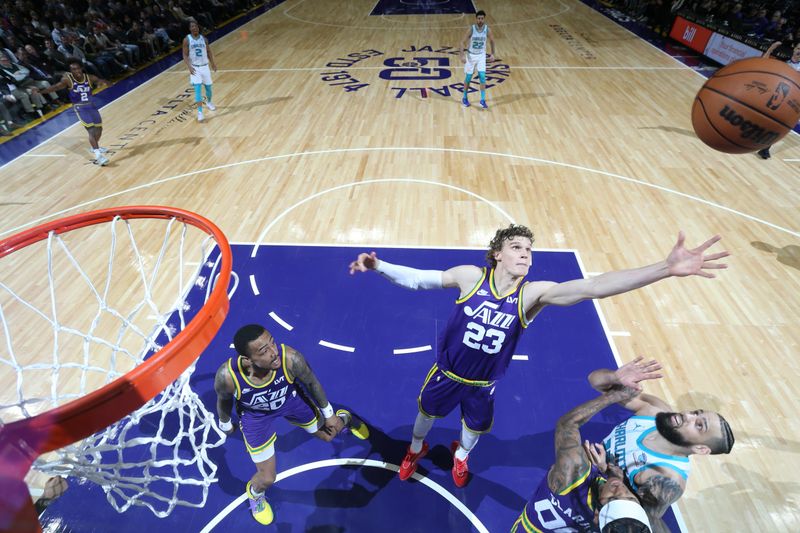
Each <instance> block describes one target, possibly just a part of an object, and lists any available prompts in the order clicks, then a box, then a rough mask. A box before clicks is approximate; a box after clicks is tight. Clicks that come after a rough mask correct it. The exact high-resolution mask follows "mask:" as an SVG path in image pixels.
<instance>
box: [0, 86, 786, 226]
mask: <svg viewBox="0 0 800 533" xmlns="http://www.w3.org/2000/svg"><path fill="white" fill-rule="evenodd" d="M140 87H141V85H140ZM381 151H398V152H401V151H418V152H442V153H462V154H469V155H480V156H496V157H506V158H509V159H516V160H520V161H531V162H535V163H546V164H550V165H553V166H557V167H563V168H571V169H575V170H581V171H584V172H589V173H591V174H599V175H601V176H605V177H609V178H615V179H618V180H620V181H625V182H628V183H635V184H637V185H641V186H644V187H648V188H651V189H655V190H658V191H662V192H666V193H669V194H674V195H676V196H679V197H682V198H686V199H689V200H694V201H695V202H698V203H701V204H704V205H707V206H710V207H714V208H717V209H721V210H723V211H726V212H728V213H731V214H734V215H738V216H740V217H742V218H746V219H748V220H750V221H753V222H757V223H759V224H763V225H765V226H769V227H770V228H773V229H776V230H778V231H781V232H783V233H788V234H789V235H793V236H794V237H800V231H795V230H791V229H788V228H784V227H782V226H778V225H777V224H773V223H772V222H768V221H766V220H763V219H760V218H758V217H755V216H752V215H748V214H747V213H742V212H741V211H737V210H736V209H732V208H730V207H726V206H724V205H721V204H718V203H716V202H712V201H710V200H705V199H703V198H700V197H698V196H693V195H691V194H687V193H683V192H680V191H676V190H674V189H670V188H668V187H664V186H662V185H655V184H652V183H647V182H645V181H642V180H638V179H635V178H629V177H627V176H622V175H620V174H614V173H613V172H606V171H604V170H597V169H593V168H588V167H583V166H580V165H573V164H570V163H562V162H560V161H551V160H549V159H542V158H538V157H531V156H522V155H515V154H504V153H501V152H490V151H485V150H466V149H461V148H433V147H429V146H422V147H413V146H406V147H375V148H334V149H327V150H311V151H308V152H295V153H291V154H282V155H274V156H265V157H259V158H256V159H248V160H245V161H237V162H235V163H227V164H224V165H217V166H214V167H208V168H204V169H201V170H193V171H192V172H186V173H183V174H177V175H175V176H170V177H166V178H161V179H157V180H154V181H151V182H150V183H143V184H141V185H137V186H135V187H130V188H128V189H125V190H122V191H118V192H115V193H112V194H107V195H105V196H101V197H99V198H96V199H94V200H88V201H86V202H81V203H79V204H77V205H75V206H73V207H68V208H66V209H61V210H59V211H56V212H54V213H51V214H49V215H47V216H44V217H39V218H37V219H34V220H33V221H31V222H28V223H27V224H22V225H20V226H17V227H15V228H12V229H9V230H6V231H3V232H0V236H3V235H8V234H11V233H14V232H16V231H19V230H20V229H23V228H27V227H29V226H32V225H34V224H37V223H39V222H43V221H45V220H50V219H51V218H56V217H58V216H61V215H63V214H65V213H68V212H70V211H73V210H77V209H81V208H84V207H87V206H89V205H92V204H96V203H99V202H102V201H105V200H108V199H110V198H115V197H117V196H122V195H124V194H128V193H131V192H134V191H138V190H142V189H148V188H150V187H153V186H155V185H160V184H162V183H168V182H170V181H175V180H179V179H183V178H186V177H190V176H197V175H199V174H205V173H208V172H214V171H217V170H222V169H226V168H234V167H238V166H240V165H249V164H252V163H262V162H265V161H275V160H279V159H289V158H292V157H298V156H305V155H327V154H340V153H358V152H381ZM0 168H2V167H0ZM372 181H377V182H379V181H387V180H372ZM395 181H402V180H395ZM419 181H421V180H419ZM364 183H367V182H360V183H356V184H348V185H345V186H340V187H351V186H354V185H360V184H364ZM430 183H435V184H436V185H440V186H443V187H450V188H455V187H453V186H451V185H447V184H443V183H438V182H430ZM334 189H335V188H334ZM334 189H329V190H328V191H323V193H324V192H330V191H331V190H334ZM319 194H322V193H318V195H319ZM478 198H482V197H478ZM495 207H496V206H495ZM496 208H497V209H500V208H499V207H496ZM512 222H513V220H512Z"/></svg>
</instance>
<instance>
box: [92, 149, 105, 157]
mask: <svg viewBox="0 0 800 533" xmlns="http://www.w3.org/2000/svg"><path fill="white" fill-rule="evenodd" d="M92 151H93V152H94V156H95V157H100V156H101V155H103V154H102V152H100V148H93V149H92Z"/></svg>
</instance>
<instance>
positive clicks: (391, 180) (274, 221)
mask: <svg viewBox="0 0 800 533" xmlns="http://www.w3.org/2000/svg"><path fill="white" fill-rule="evenodd" d="M397 182H400V183H422V184H425V185H435V186H437V187H444V188H446V189H453V190H455V191H459V192H463V193H464V194H467V195H469V196H472V197H474V198H477V199H479V200H481V201H483V202H485V203H487V204H488V205H490V206H491V207H493V208H495V209H496V210H497V211H499V212H500V213H502V214H503V216H505V217H506V219H508V221H509V222H511V223H513V222H514V219H513V218H512V217H511V215H509V214H508V213H507V212H505V211H504V210H503V209H502V208H501V207H500V206H498V205H497V204H495V203H494V202H492V201H491V200H489V199H487V198H484V197H483V196H481V195H479V194H475V193H474V192H472V191H468V190H467V189H463V188H461V187H456V186H455V185H449V184H447V183H439V182H438V181H430V180H420V179H414V178H386V179H373V180H363V181H357V182H353V183H345V184H344V185H337V186H335V187H331V188H330V189H325V190H324V191H320V192H317V193H314V194H312V195H311V196H307V197H305V198H304V199H302V200H300V201H299V202H297V203H295V204H294V205H292V206H289V207H288V208H286V209H285V210H284V211H283V212H281V214H280V215H278V216H277V217H275V218H273V219H272V221H271V222H270V223H269V224H267V227H266V228H264V229H263V230H262V231H261V234H260V235H259V236H258V238H257V239H256V244H255V245H254V246H253V251H252V252H251V253H250V257H251V258H252V257H255V256H256V254H257V253H258V247H259V246H260V243H261V241H263V240H264V237H266V235H267V233H269V230H270V229H272V226H274V225H275V224H277V223H278V222H280V220H281V219H282V218H283V217H284V216H286V215H287V214H289V213H290V212H291V211H292V210H294V209H296V208H297V207H300V206H301V205H303V204H304V203H306V202H310V201H311V200H313V199H315V198H317V197H319V196H322V195H324V194H328V193H329V192H333V191H338V190H340V189H348V188H350V187H358V186H360V185H368V184H373V183H397Z"/></svg>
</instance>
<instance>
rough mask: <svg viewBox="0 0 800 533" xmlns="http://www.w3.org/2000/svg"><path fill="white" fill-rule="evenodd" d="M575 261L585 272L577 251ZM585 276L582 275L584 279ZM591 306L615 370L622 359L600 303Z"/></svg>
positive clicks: (593, 301)
mask: <svg viewBox="0 0 800 533" xmlns="http://www.w3.org/2000/svg"><path fill="white" fill-rule="evenodd" d="M575 259H576V260H577V261H578V268H580V269H581V272H586V269H585V268H583V260H582V259H581V254H580V253H578V251H577V250H576V251H575ZM585 276H586V274H584V277H585ZM591 302H592V304H593V305H594V310H595V311H596V312H597V316H598V318H600V325H601V326H603V331H604V332H605V334H606V340H607V341H608V345H609V346H610V347H611V353H612V354H613V355H614V361H616V363H617V368H619V367H621V366H622V359H620V357H619V352H617V346H616V345H615V344H614V341H613V338H612V337H611V330H609V329H608V322H606V317H605V315H604V314H603V310H602V309H601V308H600V302H599V301H598V300H596V299H594V298H593V299H592V300H591Z"/></svg>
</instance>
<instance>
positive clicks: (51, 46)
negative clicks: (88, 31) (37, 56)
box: [42, 39, 69, 72]
mask: <svg viewBox="0 0 800 533" xmlns="http://www.w3.org/2000/svg"><path fill="white" fill-rule="evenodd" d="M42 55H44V57H46V58H47V60H48V61H49V62H50V63H51V64H52V65H53V70H54V71H55V72H68V71H69V65H68V64H67V58H68V57H69V56H68V55H66V54H64V53H63V52H61V51H60V50H59V49H58V48H57V47H56V44H55V43H54V42H53V40H52V39H45V40H44V52H42Z"/></svg>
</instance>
